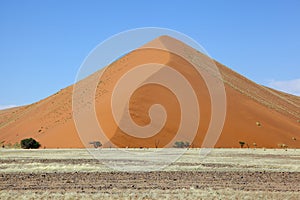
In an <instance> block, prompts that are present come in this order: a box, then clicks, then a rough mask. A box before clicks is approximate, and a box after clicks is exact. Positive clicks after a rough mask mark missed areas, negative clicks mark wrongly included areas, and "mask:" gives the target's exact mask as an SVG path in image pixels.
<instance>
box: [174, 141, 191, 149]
mask: <svg viewBox="0 0 300 200" xmlns="http://www.w3.org/2000/svg"><path fill="white" fill-rule="evenodd" d="M174 147H175V148H188V147H190V143H189V142H183V141H177V142H175V144H174Z"/></svg>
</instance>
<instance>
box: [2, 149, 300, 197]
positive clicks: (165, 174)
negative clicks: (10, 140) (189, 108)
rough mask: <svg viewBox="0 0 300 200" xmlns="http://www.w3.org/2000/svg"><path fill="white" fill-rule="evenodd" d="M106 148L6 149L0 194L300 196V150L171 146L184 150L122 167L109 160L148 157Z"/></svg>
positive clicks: (118, 161)
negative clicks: (163, 162) (154, 167)
mask: <svg viewBox="0 0 300 200" xmlns="http://www.w3.org/2000/svg"><path fill="white" fill-rule="evenodd" d="M127 150H128V151H131V152H133V153H145V152H147V151H153V150H154V149H127ZM98 151H99V150H98ZM100 151H101V154H103V158H104V159H102V160H101V159H100V160H95V159H93V156H91V155H90V154H89V153H88V151H87V150H84V149H77V150H72V149H59V150H28V151H26V150H9V149H5V150H1V151H0V155H1V159H0V199H299V198H300V184H299V180H300V150H294V149H288V150H287V151H285V150H283V149H265V150H264V149H256V150H253V149H213V150H212V151H211V153H210V154H208V155H207V156H206V157H200V156H199V152H201V150H200V149H190V150H187V151H185V150H184V149H179V150H178V149H169V150H168V151H169V154H170V155H171V154H177V153H179V152H181V153H182V152H183V151H185V154H184V155H183V156H181V157H180V158H179V159H178V160H177V161H176V162H174V163H171V165H169V166H166V167H165V168H163V169H161V170H159V171H156V172H118V171H116V169H115V168H110V167H109V166H107V163H110V164H116V165H123V166H124V165H129V166H130V165H132V164H133V163H134V165H143V164H141V162H140V160H138V159H135V156H132V157H122V156H120V154H119V156H118V154H117V152H116V151H115V150H113V149H101V150H100ZM112 155H113V156H114V157H112V158H111V159H110V160H109V162H108V160H107V158H106V156H112ZM161 156H162V155H161ZM147 164H149V163H147ZM152 164H153V163H152ZM154 164H155V163H154ZM144 165H145V163H144Z"/></svg>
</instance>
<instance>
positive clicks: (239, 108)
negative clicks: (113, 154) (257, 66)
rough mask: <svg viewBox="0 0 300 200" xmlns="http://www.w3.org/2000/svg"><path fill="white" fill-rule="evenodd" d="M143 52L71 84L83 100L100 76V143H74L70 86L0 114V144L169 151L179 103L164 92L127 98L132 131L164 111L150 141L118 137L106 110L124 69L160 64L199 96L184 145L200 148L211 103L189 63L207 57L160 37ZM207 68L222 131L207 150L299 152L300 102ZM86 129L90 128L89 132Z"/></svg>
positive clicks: (148, 89)
mask: <svg viewBox="0 0 300 200" xmlns="http://www.w3.org/2000/svg"><path fill="white" fill-rule="evenodd" d="M152 47H160V48H161V49H153V48H152ZM144 48H147V49H137V50H135V51H133V52H131V53H129V54H127V55H126V56H124V57H122V58H120V59H119V60H117V61H116V62H114V63H112V64H111V65H110V66H108V67H107V68H105V69H103V70H101V71H99V72H96V73H95V74H93V75H91V76H89V77H88V78H86V79H84V80H82V81H80V82H79V83H78V84H77V86H76V87H79V88H81V93H80V94H78V95H79V97H80V98H84V97H85V92H88V87H87V86H89V84H90V83H91V82H92V81H93V80H95V79H97V80H98V78H99V76H100V74H102V76H101V81H99V83H98V84H97V89H96V93H95V112H96V117H97V120H98V121H99V122H101V127H102V129H103V131H105V136H106V138H107V139H108V141H105V139H104V137H103V136H101V135H100V136H99V137H98V136H97V133H95V132H94V133H93V134H95V135H93V134H91V136H87V137H86V138H85V139H83V140H81V139H80V136H79V135H78V133H77V130H76V127H75V123H74V120H73V113H72V93H73V89H74V87H73V86H70V87H67V88H65V89H63V90H61V91H59V92H58V93H56V94H54V95H52V96H50V97H48V98H46V99H44V100H42V101H39V102H37V103H34V104H31V105H28V106H22V107H17V108H11V109H7V110H2V111H0V141H3V142H4V143H5V144H8V143H11V144H13V143H15V142H19V141H20V140H22V139H24V138H28V137H33V138H35V139H36V140H38V141H39V142H40V143H41V144H42V147H46V148H81V147H84V145H83V144H85V145H87V143H88V140H90V141H93V140H100V141H101V142H102V143H103V144H104V146H105V147H110V146H118V147H163V146H166V145H167V146H168V147H170V146H172V144H171V145H170V144H168V142H169V141H170V140H172V138H174V137H175V136H174V134H175V133H176V131H177V130H178V128H179V124H180V120H181V114H182V113H181V110H180V105H181V104H180V103H181V102H179V101H178V99H177V98H176V96H175V95H174V93H173V92H172V91H170V90H169V89H168V88H166V87H163V86H161V85H157V84H149V85H144V86H142V87H140V88H139V89H137V90H136V91H135V92H134V93H133V95H132V96H131V98H130V102H129V113H130V116H131V118H132V120H133V121H134V122H135V123H136V124H138V125H140V126H146V125H147V124H149V123H150V122H151V120H150V118H149V115H148V110H149V108H150V107H151V106H152V105H153V104H160V105H162V106H163V107H164V108H165V111H166V113H167V118H166V122H165V124H164V126H163V128H162V129H160V130H159V132H158V133H157V134H156V135H153V136H151V137H147V138H139V137H133V136H131V135H128V134H126V133H125V132H124V131H123V130H122V129H121V128H120V127H119V126H118V124H117V123H116V122H115V121H114V118H113V115H112V112H111V109H110V105H111V98H112V95H113V89H114V87H115V85H116V83H117V82H118V80H120V78H121V77H122V76H123V75H124V74H125V73H126V72H128V71H130V70H132V69H133V68H134V67H135V66H138V65H142V64H145V63H160V64H165V65H167V66H172V67H173V68H174V69H176V70H177V71H179V72H180V74H182V75H183V76H184V77H185V78H186V79H187V80H188V81H189V83H190V85H191V86H192V88H193V89H194V91H195V94H196V96H197V98H198V99H199V102H198V106H199V108H200V110H201V118H200V121H199V127H198V129H197V134H196V136H195V138H194V139H193V140H192V141H189V142H190V144H191V145H192V147H201V146H202V144H203V140H204V138H205V133H206V132H207V130H208V128H209V123H210V121H211V120H212V119H211V117H212V114H211V112H212V107H211V106H212V102H211V99H210V96H209V91H208V88H207V85H206V84H205V81H204V79H203V78H202V77H201V76H200V75H199V74H198V73H197V72H196V71H195V70H194V69H193V67H191V66H190V63H191V62H190V61H191V60H193V61H192V62H198V64H199V65H205V61H204V60H205V59H207V57H206V56H204V55H203V54H201V53H200V52H198V51H196V50H194V49H192V48H191V47H189V46H187V45H185V44H183V43H181V42H179V41H177V40H175V39H173V38H170V37H168V36H162V37H159V38H157V39H155V40H154V41H152V42H150V43H148V44H146V45H145V46H144ZM169 49H172V50H173V52H177V53H180V54H181V53H182V54H185V55H188V56H187V57H188V58H189V59H191V60H188V59H183V58H182V57H180V56H177V55H176V54H174V53H172V52H168V50H169ZM215 63H216V65H217V67H218V69H219V71H220V73H221V76H222V80H223V82H224V85H225V90H226V100H227V112H226V119H225V124H224V128H223V130H222V133H221V135H220V137H219V139H218V141H217V143H216V144H215V145H214V146H215V147H228V148H231V147H240V144H239V141H244V142H245V143H246V145H247V146H249V147H254V143H255V144H256V145H257V147H266V148H277V147H278V146H279V145H282V144H285V145H287V146H288V147H290V148H300V123H299V122H298V120H299V119H300V97H297V96H293V95H289V94H285V93H282V92H279V91H276V90H273V89H270V88H267V87H264V86H261V85H258V84H256V83H254V82H252V81H250V80H248V79H246V78H245V77H243V76H241V75H239V74H237V73H235V72H234V71H232V70H230V69H229V68H227V67H225V66H224V65H222V64H220V63H218V62H215ZM202 70H210V69H205V68H203V69H202ZM162 75H168V72H167V71H165V69H164V68H162V69H160V70H158V71H157V72H156V73H153V75H151V77H149V79H151V78H159V76H162ZM153 94H155V95H153ZM120 97H121V98H119V100H120V101H122V96H120ZM90 106H91V105H88V104H84V103H83V104H82V105H80V109H82V110H84V109H90ZM191 117H192V116H191ZM84 120H86V123H87V124H88V123H89V121H90V119H89V118H88V117H87V118H86V119H84ZM125 125H126V124H125ZM87 128H88V125H87ZM87 130H88V129H87ZM93 130H94V129H93V128H92V127H91V128H90V131H91V132H93ZM81 134H82V133H81ZM86 134H89V133H86ZM140 134H141V136H142V135H143V133H140ZM188 134H189V132H187V133H185V134H183V135H182V136H180V137H179V138H178V140H180V141H186V140H189V139H188V138H189V137H188V136H189V135H188ZM97 137H98V138H97Z"/></svg>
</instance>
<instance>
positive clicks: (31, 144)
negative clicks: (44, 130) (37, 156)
mask: <svg viewBox="0 0 300 200" xmlns="http://www.w3.org/2000/svg"><path fill="white" fill-rule="evenodd" d="M40 146H41V145H40V143H39V142H37V141H36V140H35V139H33V138H26V139H24V140H21V147H22V148H23V149H38V148H40Z"/></svg>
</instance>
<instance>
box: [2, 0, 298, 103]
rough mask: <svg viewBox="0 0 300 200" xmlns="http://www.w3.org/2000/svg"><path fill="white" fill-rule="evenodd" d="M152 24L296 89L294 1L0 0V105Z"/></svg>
mask: <svg viewBox="0 0 300 200" xmlns="http://www.w3.org/2000/svg"><path fill="white" fill-rule="evenodd" d="M156 26H157V27H164V28H170V29H174V30H177V31H180V32H182V33H184V34H186V35H188V36H190V37H192V38H193V39H195V40H196V41H197V42H199V43H200V44H201V45H202V46H203V47H204V48H205V49H206V50H207V52H208V53H209V54H210V55H211V56H212V57H213V58H215V59H217V60H219V61H220V62H222V63H223V64H225V65H226V66H229V67H230V68H232V69H233V70H235V71H237V72H239V73H241V74H243V75H245V76H246V77H248V78H250V79H252V80H254V81H256V82H258V83H260V84H264V85H272V86H274V87H277V88H280V87H282V89H285V90H287V91H291V92H294V93H295V94H300V81H299V79H300V38H299V36H300V1H299V0H295V1H292V0H287V1H276V0H264V1H259V0H258V1H242V0H238V1H230V0H229V1H225V0H224V1H221V0H220V1H200V0H199V1H198V0H195V1H188V0H185V1H176V0H171V1H161V0H160V1H156V0H152V1H129V0H128V1H121V0H119V1H83V0H82V1H80V0H75V1H66V0H65V1H58V0H51V1H50V0H49V1H47V0H43V1H38V0H36V1H33V0H26V1H22V0H19V1H15V0H0V30H1V31H0V66H1V68H0V85H1V87H0V108H1V106H7V105H24V104H29V103H33V102H35V101H38V100H40V99H42V98H45V97H47V96H49V95H51V94H53V93H55V92H57V91H58V90H60V89H62V88H64V87H66V86H68V85H71V84H73V82H74V80H75V76H76V73H77V70H78V69H79V66H80V65H81V63H82V61H83V60H84V58H85V57H86V56H87V55H88V53H89V52H90V51H91V50H92V49H93V48H94V47H95V46H96V45H98V44H99V43H100V42H102V41H103V40H105V39H107V38H108V37H110V36H112V35H114V34H117V33H119V32H122V31H125V30H128V29H133V28H139V27H156ZM295 84H296V86H295ZM297 84H298V85H297ZM289 87H290V88H289ZM291 87H294V88H291ZM298 92H299V93H298Z"/></svg>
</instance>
